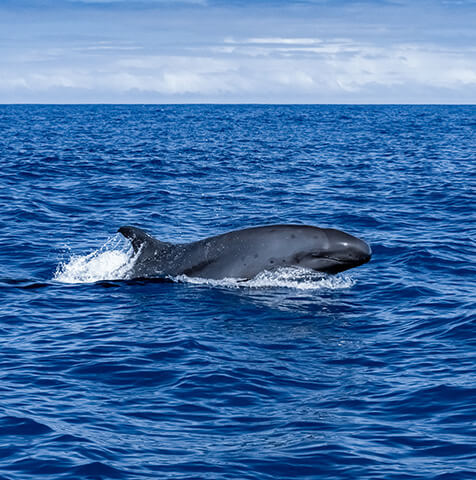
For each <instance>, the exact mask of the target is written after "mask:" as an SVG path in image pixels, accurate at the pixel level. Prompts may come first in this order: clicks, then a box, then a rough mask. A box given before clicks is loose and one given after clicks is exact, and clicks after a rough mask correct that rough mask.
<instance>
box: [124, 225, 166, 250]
mask: <svg viewBox="0 0 476 480" xmlns="http://www.w3.org/2000/svg"><path fill="white" fill-rule="evenodd" d="M118 232H119V233H122V235H124V236H125V237H126V238H127V239H128V240H130V242H131V243H132V248H133V249H134V253H137V252H138V251H139V249H140V248H141V247H142V245H144V244H152V245H154V246H155V247H165V246H167V245H169V244H167V243H165V242H161V241H160V240H157V239H156V238H154V237H152V236H151V235H149V234H148V233H147V232H144V230H141V229H140V228H137V227H130V226H128V225H125V226H123V227H121V228H120V229H119V230H118Z"/></svg>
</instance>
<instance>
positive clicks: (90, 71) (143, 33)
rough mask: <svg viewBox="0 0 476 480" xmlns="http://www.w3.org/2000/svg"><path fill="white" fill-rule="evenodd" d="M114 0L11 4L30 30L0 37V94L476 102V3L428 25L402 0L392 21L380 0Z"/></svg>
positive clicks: (60, 98) (12, 97)
mask: <svg viewBox="0 0 476 480" xmlns="http://www.w3.org/2000/svg"><path fill="white" fill-rule="evenodd" d="M66 3H68V2H66ZM66 3H65V4H66ZM108 3H109V4H110V5H109V6H111V5H112V4H114V8H109V7H108V4H107V3H106V2H101V3H100V8H99V7H98V4H97V3H96V2H92V3H91V2H83V5H82V7H81V8H78V7H77V6H75V5H71V2H69V5H68V7H67V8H63V9H59V10H58V9H48V8H47V7H44V8H43V9H40V10H37V13H38V18H39V22H37V23H35V24H33V22H32V23H31V25H29V20H28V16H27V15H25V14H21V13H19V12H18V11H17V10H16V9H15V7H9V9H6V10H5V11H4V13H5V14H6V15H4V16H3V18H7V19H8V17H9V16H10V17H12V16H16V18H17V20H19V21H20V22H19V23H20V25H19V26H20V27H22V30H21V31H22V32H24V33H22V34H19V33H18V32H19V30H16V33H15V34H14V33H13V32H14V29H13V28H12V26H11V24H9V23H8V24H7V23H6V22H5V24H4V26H5V27H6V28H5V29H3V32H4V33H3V34H0V36H3V39H4V42H2V44H3V45H4V46H3V47H0V54H1V56H0V101H1V102H3V103H13V102H47V103H48V102H58V103H77V102H79V103H82V102H93V103H96V102H105V103H109V102H126V103H128V102H132V103H134V102H139V103H149V102H150V103H156V102H160V103H161V102H164V103H180V102H245V103H248V102H251V103H255V102H257V103H267V102H271V103H474V100H475V99H476V47H475V46H474V45H476V42H475V41H474V40H475V37H476V34H474V33H473V32H472V30H471V28H470V24H469V23H468V21H467V19H466V17H465V16H464V15H463V14H465V15H466V14H467V13H468V11H470V12H476V6H475V5H474V3H472V2H470V3H465V2H463V7H461V8H462V10H461V11H459V10H458V9H456V10H455V9H454V8H453V9H452V10H450V13H451V14H450V13H448V8H452V7H449V6H443V7H440V10H438V11H436V12H432V13H431V14H430V15H426V16H425V22H426V27H425V29H424V30H422V29H421V25H420V23H419V19H418V18H416V20H415V18H414V19H413V24H412V25H413V26H412V25H408V24H407V23H402V20H401V19H400V17H399V15H397V14H400V15H403V13H405V12H406V13H407V14H408V13H411V12H413V13H414V14H416V13H418V12H420V10H415V9H414V7H411V6H409V5H405V4H404V5H400V6H398V5H393V4H392V5H391V6H390V7H388V8H390V10H389V11H387V16H388V18H383V19H378V18H377V17H376V12H375V9H376V8H377V5H376V2H368V3H367V4H359V5H360V6H359V7H358V8H357V6H356V5H355V4H353V3H352V2H342V3H343V4H345V5H346V7H345V8H344V7H342V9H341V13H342V15H341V16H340V17H339V16H338V15H337V13H338V12H337V11H336V9H335V7H332V8H331V7H329V6H327V5H323V4H320V5H319V8H316V7H315V5H304V6H302V4H299V5H300V6H299V5H297V4H296V5H294V7H293V8H288V9H286V8H284V7H283V11H282V12H281V14H279V13H271V11H270V10H268V9H267V7H260V8H258V9H257V8H256V7H254V6H253V4H250V5H247V4H244V5H240V6H238V7H233V8H232V7H226V6H220V5H218V6H209V5H208V4H207V5H205V4H201V3H200V4H195V3H194V4H193V5H190V4H184V3H180V6H178V4H174V5H172V4H171V3H170V2H168V3H167V6H166V7H165V6H163V5H165V4H161V6H159V7H158V6H157V3H158V2H153V3H154V6H152V4H148V8H144V4H142V8H141V9H135V8H133V6H132V4H128V9H126V10H123V9H121V8H119V9H118V8H116V7H117V4H119V3H121V2H108ZM133 3H135V2H133ZM324 3H327V2H324ZM338 3H339V2H338ZM334 5H335V3H334ZM29 8H30V9H31V8H33V6H31V5H30V7H29ZM28 11H29V9H28V8H26V7H25V8H24V10H23V12H28ZM30 11H31V10H30ZM91 12H94V13H95V14H96V15H95V17H91V16H90V15H91ZM445 12H446V13H448V14H447V15H446V18H443V13H445ZM384 13H385V11H384ZM420 13H421V14H422V15H423V10H422V11H421V12H420ZM258 14H261V15H262V18H261V19H260V18H259V16H258ZM390 14H392V15H390ZM22 15H23V16H22ZM73 15H74V18H73V17H72V16H73ZM414 16H415V15H414ZM73 20H74V21H73ZM259 20H261V21H259ZM357 20H359V21H358V22H357ZM443 20H444V22H443ZM440 22H441V23H440ZM22 23H23V25H22ZM442 25H443V26H444V29H442V30H441V29H440V30H439V29H438V28H442ZM0 26H1V25H0ZM27 27H30V28H27ZM298 33H300V34H298Z"/></svg>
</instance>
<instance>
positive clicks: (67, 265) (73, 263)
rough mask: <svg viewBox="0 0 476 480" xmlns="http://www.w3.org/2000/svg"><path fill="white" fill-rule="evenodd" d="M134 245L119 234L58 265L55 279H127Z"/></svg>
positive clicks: (80, 281) (62, 280)
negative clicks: (94, 248) (97, 247)
mask: <svg viewBox="0 0 476 480" xmlns="http://www.w3.org/2000/svg"><path fill="white" fill-rule="evenodd" d="M134 261H135V257H134V255H133V250H132V246H131V245H130V243H129V242H127V241H126V240H124V239H123V238H121V237H120V236H118V235H115V236H114V237H111V238H110V239H109V240H108V241H107V242H106V243H105V244H104V245H103V246H102V247H101V248H100V249H98V250H95V251H94V252H91V253H89V254H87V255H71V257H70V258H69V259H68V260H66V261H64V262H60V263H59V265H58V266H57V267H56V272H55V274H54V277H53V280H56V281H58V282H62V283H92V282H99V281H101V280H126V279H127V275H128V272H129V271H130V269H131V267H132V265H133V264H134Z"/></svg>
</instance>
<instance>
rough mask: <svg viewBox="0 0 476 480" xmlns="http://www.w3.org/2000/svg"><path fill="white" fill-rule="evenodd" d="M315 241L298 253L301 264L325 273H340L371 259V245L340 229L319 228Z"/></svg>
mask: <svg viewBox="0 0 476 480" xmlns="http://www.w3.org/2000/svg"><path fill="white" fill-rule="evenodd" d="M316 230H317V229H316ZM318 230H319V232H318V234H317V235H316V234H313V238H314V239H313V241H312V242H311V243H310V244H309V243H307V245H306V249H305V250H301V251H300V252H299V254H298V259H297V260H298V261H297V262H296V263H297V264H298V265H299V266H302V267H304V268H309V269H312V270H316V271H319V272H325V273H339V272H343V271H344V270H348V269H349V268H354V267H358V266H359V265H363V264H364V263H367V262H368V261H369V260H370V257H371V256H372V251H371V249H370V246H369V245H368V244H367V243H366V242H364V241H363V240H361V239H360V238H357V237H354V236H353V235H349V234H348V233H345V232H342V231H340V230H334V229H329V228H320V229H318Z"/></svg>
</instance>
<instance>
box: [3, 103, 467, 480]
mask: <svg viewBox="0 0 476 480" xmlns="http://www.w3.org/2000/svg"><path fill="white" fill-rule="evenodd" d="M475 130H476V107H474V106H256V105H255V106H252V105H250V106H219V105H214V106H207V105H188V106H187V105H184V106H153V105H149V106H142V105H137V106H119V105H117V106H47V105H44V106H41V105H38V106H31V105H22V106H5V105H4V106H0V162H1V170H0V231H1V234H0V296H1V297H0V298H1V304H0V334H1V347H0V375H1V381H0V478H1V479H2V480H4V479H8V480H18V479H32V478H35V479H110V478H111V479H113V478H114V479H131V480H132V479H144V478H152V479H159V478H160V479H162V478H167V479H181V480H184V479H190V480H191V479H214V480H215V479H216V480H218V479H220V480H230V479H259V480H270V479H357V478H358V479H382V480H383V479H399V480H407V479H439V480H443V479H444V480H449V479H455V480H463V479H473V478H476V447H475V445H476V368H475V365H476V318H475V317H476V316H475V313H476V307H475V300H476V295H475V294H476V288H475V287H476V284H475V274H476V266H475V258H476V255H475V253H476V251H475V250H476V249H475V238H476V222H475V212H476V209H475V186H476V176H475V166H476V162H475V152H476V132H475ZM271 223H305V224H311V225H317V226H324V227H334V228H339V229H342V230H345V231H347V232H349V233H352V234H354V235H357V236H359V237H361V238H363V239H365V240H366V241H368V242H369V243H370V244H371V246H372V250H373V258H372V260H371V261H370V263H368V264H366V265H363V266H361V267H358V268H356V269H353V270H349V271H347V272H344V273H342V274H339V275H337V276H333V277H331V276H330V277H322V276H319V277H316V276H313V275H310V274H309V273H308V272H302V271H294V270H285V271H278V272H272V273H267V274H263V275H262V276H260V277H259V278H256V279H253V280H251V281H249V282H245V283H244V284H243V283H240V284H238V283H236V282H233V281H231V280H230V281H223V282H212V281H207V280H196V279H195V280H192V279H187V278H179V279H168V281H165V280H162V281H161V280H156V281H131V280H127V270H128V268H129V267H130V261H131V260H130V259H131V251H130V247H129V245H128V243H127V241H125V240H124V239H122V238H121V237H120V235H118V234H116V233H115V232H116V231H117V229H118V227H120V226H121V225H124V224H130V225H136V226H139V227H141V228H144V229H146V230H147V231H149V232H150V233H152V234H153V235H154V236H156V237H158V238H160V239H162V240H167V241H174V242H185V241H191V240H195V239H199V238H203V237H207V236H211V235H215V234H218V233H223V232H226V231H229V230H233V229H238V228H243V227H246V226H252V225H263V224H271Z"/></svg>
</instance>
